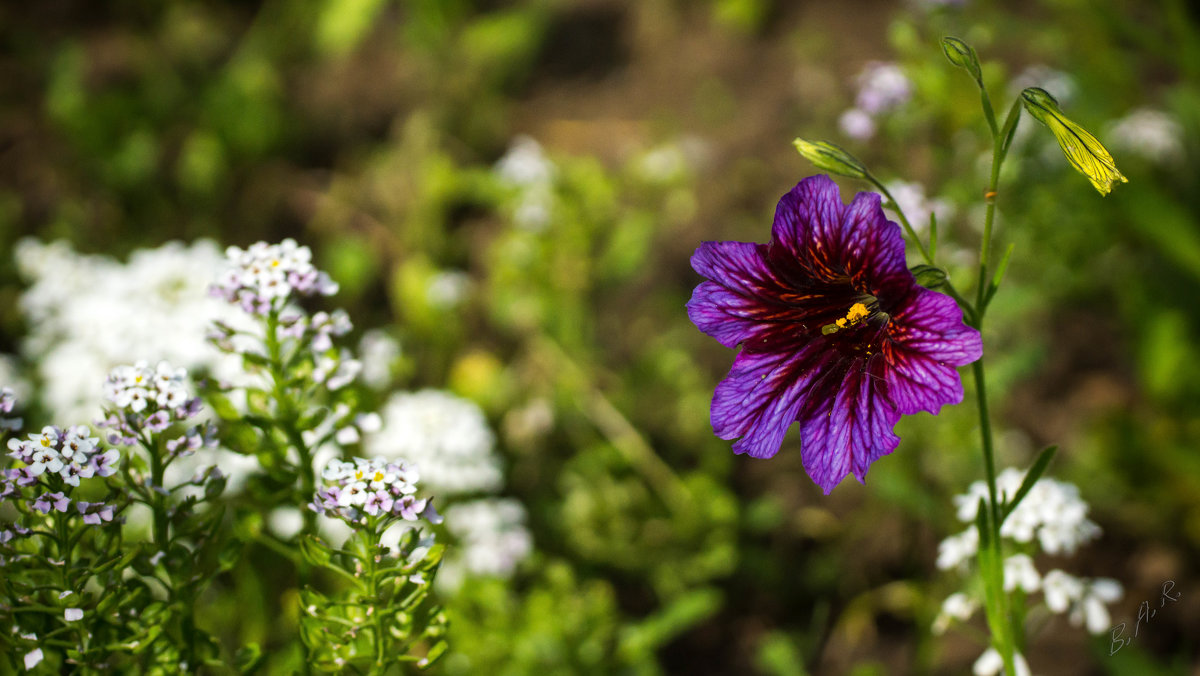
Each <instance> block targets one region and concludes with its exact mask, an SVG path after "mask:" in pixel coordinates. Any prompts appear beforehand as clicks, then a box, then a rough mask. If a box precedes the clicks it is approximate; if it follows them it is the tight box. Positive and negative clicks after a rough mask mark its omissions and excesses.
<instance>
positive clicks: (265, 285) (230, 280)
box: [211, 238, 338, 315]
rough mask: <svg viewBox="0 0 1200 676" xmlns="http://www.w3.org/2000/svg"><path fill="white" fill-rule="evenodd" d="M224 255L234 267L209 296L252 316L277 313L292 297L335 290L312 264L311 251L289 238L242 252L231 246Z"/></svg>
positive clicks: (326, 277) (325, 293) (324, 274)
mask: <svg viewBox="0 0 1200 676" xmlns="http://www.w3.org/2000/svg"><path fill="white" fill-rule="evenodd" d="M225 256H226V258H228V259H229V261H230V262H231V263H232V264H233V265H232V266H231V267H229V268H228V269H227V270H226V271H225V273H224V274H223V275H221V276H220V277H219V281H218V282H217V283H216V284H215V285H213V286H212V288H211V293H212V294H213V295H215V296H217V297H220V298H223V299H225V300H226V301H228V302H230V303H235V304H237V305H240V306H241V308H242V309H243V310H244V311H246V312H248V313H251V314H260V315H264V314H267V312H269V311H270V310H271V309H272V308H273V309H276V310H279V309H281V308H282V306H283V305H284V304H286V301H287V299H288V298H290V297H291V296H292V295H293V294H299V295H302V296H311V295H314V294H316V295H321V296H332V295H333V294H335V293H337V290H338V285H337V283H336V282H334V281H333V280H332V279H330V278H329V275H328V274H326V273H325V272H322V271H320V270H318V269H317V268H316V267H315V266H314V265H313V264H312V251H311V250H310V249H309V248H308V247H306V246H300V245H298V244H297V243H296V240H294V239H291V238H288V239H285V240H283V241H282V242H280V243H279V244H267V243H266V242H256V243H254V244H251V245H250V247H249V248H247V249H245V250H243V249H239V248H238V247H236V246H231V247H229V248H227V249H226V250H225Z"/></svg>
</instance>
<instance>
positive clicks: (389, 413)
mask: <svg viewBox="0 0 1200 676" xmlns="http://www.w3.org/2000/svg"><path fill="white" fill-rule="evenodd" d="M381 413H382V418H383V429H382V430H381V431H380V432H379V433H378V434H375V435H371V436H369V437H367V438H366V439H365V441H364V447H365V449H366V451H367V452H369V453H371V454H378V455H382V456H385V457H390V458H401V457H402V458H407V459H409V460H411V461H412V462H415V463H416V464H417V465H418V466H420V467H421V474H422V482H423V483H424V484H425V485H426V486H428V487H429V488H430V489H431V490H433V491H434V492H436V493H437V495H439V496H443V497H449V498H453V497H454V496H462V497H464V498H468V499H466V500H461V501H459V502H457V504H454V505H453V506H451V507H449V508H447V514H450V513H454V514H455V519H459V518H461V519H462V520H463V523H462V525H460V524H459V523H458V522H457V521H456V522H455V523H450V522H449V521H447V526H448V527H449V528H450V529H451V532H453V533H455V534H456V535H459V536H460V537H461V538H462V541H461V543H462V546H461V547H458V548H455V549H457V550H459V551H461V556H462V559H461V565H462V566H464V567H465V568H466V569H467V570H468V571H469V572H470V573H473V574H477V575H496V576H501V577H504V576H507V575H510V574H511V573H512V571H513V570H514V569H515V568H516V566H517V564H518V563H520V561H521V560H523V559H524V558H525V557H526V556H527V555H528V553H529V551H530V549H531V548H532V546H531V543H532V538H531V536H530V535H529V532H528V530H526V528H525V526H524V521H525V510H524V508H523V507H522V506H521V504H520V503H519V502H517V501H515V500H501V499H493V498H477V496H478V495H479V494H480V493H495V492H497V491H499V490H500V489H501V488H502V487H503V483H504V473H503V471H502V469H501V464H500V459H499V457H497V455H496V452H495V437H494V435H493V434H492V431H491V429H490V428H489V427H488V424H487V419H486V418H485V417H484V415H483V411H481V410H480V409H479V407H478V406H476V405H475V404H474V403H472V402H470V401H467V400H465V399H460V398H459V397H456V396H454V395H452V394H450V393H448V392H442V391H438V390H422V391H420V392H415V393H397V394H394V395H392V397H391V399H389V400H388V402H387V403H386V404H385V405H384V407H383V410H382V412H381ZM458 565H460V563H459V562H457V561H455V560H453V559H451V560H449V561H447V564H446V566H445V567H444V568H443V575H440V576H439V577H438V579H439V581H442V583H443V584H451V585H453V580H454V577H455V574H454V573H452V574H451V575H444V573H445V571H446V570H454V569H455V568H456V566H458Z"/></svg>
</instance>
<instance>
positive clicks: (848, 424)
mask: <svg viewBox="0 0 1200 676" xmlns="http://www.w3.org/2000/svg"><path fill="white" fill-rule="evenodd" d="M692 267H693V268H695V270H696V272H698V273H700V274H701V275H703V276H704V277H706V278H708V279H709V280H711V281H706V282H703V283H701V284H700V285H699V286H697V287H696V290H695V292H694V293H693V294H692V299H691V301H689V302H688V304H687V308H688V316H689V317H690V318H691V320H692V321H693V322H694V323H695V324H696V326H697V327H698V328H699V329H700V330H701V331H703V332H705V333H707V334H708V335H710V336H712V337H714V338H716V339H717V340H718V341H720V343H721V344H722V345H725V346H726V347H736V346H737V345H739V344H740V345H741V346H742V351H741V352H740V353H739V354H738V355H737V357H736V358H735V359H734V362H733V368H732V369H730V371H729V375H728V376H727V377H726V378H725V380H723V381H722V382H721V383H720V384H719V385H718V386H717V389H716V393H715V394H714V396H713V403H712V424H713V430H714V431H715V432H716V434H717V436H719V437H720V438H722V439H738V438H739V437H740V439H738V441H737V442H735V443H734V444H733V450H734V452H735V453H749V454H750V455H751V456H753V457H756V458H769V457H771V456H773V455H775V453H776V452H778V451H779V447H780V445H781V444H782V443H783V437H784V435H785V433H786V432H787V430H788V428H789V427H790V426H791V424H792V423H793V422H799V423H800V439H801V453H802V458H803V461H804V469H805V470H806V471H807V472H808V475H809V476H810V477H812V479H813V481H815V482H816V483H817V485H819V486H820V487H821V488H822V489H823V490H824V491H825V493H826V494H828V493H829V492H830V491H832V490H833V488H834V486H837V485H838V483H840V482H841V480H842V479H843V478H844V477H845V476H846V474H847V473H850V472H853V474H854V476H855V477H857V478H858V480H859V481H860V482H861V481H863V480H864V478H865V477H866V474H867V469H868V468H869V467H870V465H871V463H872V462H874V461H876V460H878V459H879V458H880V457H882V456H884V455H886V454H888V453H891V452H892V451H893V450H895V448H896V446H897V444H899V443H900V438H899V437H897V436H896V435H895V434H894V433H893V431H892V427H893V426H894V425H895V424H896V422H897V421H898V420H899V419H900V416H901V415H906V414H911V413H916V412H917V411H929V412H930V413H935V414H936V413H937V412H938V410H939V409H940V408H941V406H942V405H943V404H947V403H957V402H959V401H961V400H962V396H963V390H962V381H961V380H960V379H959V376H958V373H957V372H956V371H955V367H956V366H962V365H964V364H969V363H971V362H973V361H975V360H976V359H979V357H980V355H981V354H982V343H981V341H980V337H979V332H978V331H976V330H975V329H972V328H969V327H967V326H965V325H964V324H963V321H962V311H961V310H960V309H959V307H958V306H957V305H956V304H955V302H954V301H953V300H952V299H951V298H949V297H948V296H945V295H943V294H940V293H937V292H935V291H930V290H928V289H925V288H924V287H921V286H919V285H918V284H917V283H916V280H915V279H914V278H913V275H912V273H910V272H909V271H908V268H906V267H905V262H904V241H903V239H902V238H901V235H900V227H899V226H898V225H896V224H895V223H892V222H891V221H888V220H887V219H886V218H885V217H884V214H883V211H882V210H881V209H880V204H879V195H877V194H875V193H868V192H862V193H859V194H858V195H856V196H855V198H854V201H853V202H852V203H851V204H850V205H848V206H847V205H844V204H842V200H841V195H840V193H839V192H838V187H837V185H836V184H835V183H834V182H833V181H832V180H830V179H829V177H828V176H813V177H810V178H807V179H805V180H803V181H801V182H800V183H799V184H798V185H797V186H796V187H795V188H793V189H792V191H791V192H789V193H788V194H786V195H784V196H783V198H782V199H781V200H780V201H779V205H778V206H777V207H776V210H775V224H774V227H773V229H772V233H771V241H770V243H769V244H753V243H745V242H704V243H703V244H701V245H700V248H699V249H697V250H696V253H695V254H694V255H693V256H692Z"/></svg>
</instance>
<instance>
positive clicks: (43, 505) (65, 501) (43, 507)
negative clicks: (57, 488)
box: [33, 492, 71, 514]
mask: <svg viewBox="0 0 1200 676" xmlns="http://www.w3.org/2000/svg"><path fill="white" fill-rule="evenodd" d="M70 504H71V499H70V498H68V497H67V496H65V495H63V494H62V493H61V492H56V493H42V495H41V496H40V497H39V498H38V499H37V500H34V502H33V508H34V509H36V510H37V511H39V512H41V513H42V514H49V513H50V509H51V508H53V509H54V510H55V511H59V512H65V511H67V506H68V505H70Z"/></svg>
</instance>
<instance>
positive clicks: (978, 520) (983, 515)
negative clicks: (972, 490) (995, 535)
mask: <svg viewBox="0 0 1200 676" xmlns="http://www.w3.org/2000/svg"><path fill="white" fill-rule="evenodd" d="M990 512H991V510H990V509H989V508H988V503H987V499H986V498H979V508H978V509H977V510H976V512H975V528H976V529H978V530H979V551H981V552H982V551H984V550H985V549H989V548H990V546H991V536H992V529H991V528H989V527H988V522H989V517H988V514H989V513H990Z"/></svg>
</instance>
